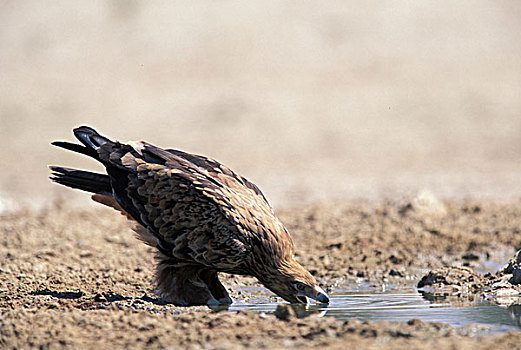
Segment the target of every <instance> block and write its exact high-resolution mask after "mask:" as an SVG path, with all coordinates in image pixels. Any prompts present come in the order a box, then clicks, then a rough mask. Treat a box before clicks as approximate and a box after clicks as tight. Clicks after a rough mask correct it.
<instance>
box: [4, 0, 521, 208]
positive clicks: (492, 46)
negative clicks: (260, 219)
mask: <svg viewBox="0 0 521 350" xmlns="http://www.w3.org/2000/svg"><path fill="white" fill-rule="evenodd" d="M520 18H521V2H519V1H516V0H512V1H493V2H492V1H477V0H469V1H320V2H311V1H284V2H282V1H265V0H263V1H254V0H251V1H227V0H222V1H132V0H110V1H108V0H107V1H81V2H78V1H74V2H71V1H52V2H46V1H30V0H26V1H14V0H12V1H9V0H3V1H1V2H0V23H1V25H0V72H1V79H0V99H1V102H0V147H1V153H0V162H1V172H0V211H1V210H4V211H5V210H11V209H14V208H17V207H20V206H30V207H36V208H38V207H42V206H46V205H49V203H53V202H54V201H56V200H57V199H59V198H63V199H66V200H67V201H69V202H70V203H74V205H87V203H89V202H90V199H89V197H88V196H86V195H85V194H82V193H76V191H72V190H68V189H64V188H60V186H58V185H55V184H51V183H50V181H49V180H48V179H47V177H48V169H47V167H46V165H47V164H56V165H66V166H72V167H80V168H87V169H91V170H96V171H99V170H101V167H100V166H99V165H96V164H95V162H94V161H92V160H89V159H85V158H84V157H81V156H79V155H76V154H72V153H70V152H67V151H64V150H60V149H57V148H54V147H51V146H50V145H49V143H50V142H51V141H53V140H73V136H72V133H71V129H72V128H73V127H76V126H79V125H83V124H86V125H90V126H93V127H95V128H97V129H98V130H99V131H100V132H101V133H102V134H105V135H107V136H109V137H111V138H115V139H118V140H121V141H127V140H139V139H144V140H147V141H149V142H151V143H154V144H157V145H159V146H164V147H173V148H179V149H182V150H185V151H189V152H195V153H200V154H204V155H208V156H211V157H213V158H216V159H218V160H220V161H221V162H223V163H224V164H226V165H228V166H229V167H231V168H232V169H234V170H236V171H237V172H239V173H241V174H243V175H245V176H246V177H248V178H249V179H250V180H252V181H253V182H255V183H256V184H257V185H259V187H260V188H261V189H263V190H264V192H265V194H266V195H267V197H268V198H269V199H270V200H271V202H272V203H273V204H274V205H275V206H276V207H280V206H299V205H303V204H307V203H310V202H315V201H320V200H352V199H354V198H366V199H379V198H392V197H394V196H401V195H404V194H405V195H407V194H414V193H416V192H418V191H420V190H422V189H428V190H430V191H431V192H432V193H434V194H435V195H437V196H440V197H442V198H446V197H449V198H465V197H491V198H494V199H500V200H501V199H508V198H519V197H520V196H521V20H520Z"/></svg>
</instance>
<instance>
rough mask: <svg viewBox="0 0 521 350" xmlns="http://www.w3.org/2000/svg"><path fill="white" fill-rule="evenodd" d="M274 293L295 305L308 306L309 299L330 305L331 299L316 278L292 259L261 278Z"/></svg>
mask: <svg viewBox="0 0 521 350" xmlns="http://www.w3.org/2000/svg"><path fill="white" fill-rule="evenodd" d="M259 279H260V280H261V282H262V283H263V284H264V285H265V286H266V287H267V288H268V289H270V290H271V291H272V292H274V293H275V294H277V295H278V296H280V297H282V298H284V299H285V300H286V301H289V302H290V303H294V304H308V302H309V300H308V298H309V299H313V300H316V301H317V302H319V303H324V304H328V303H329V297H328V295H327V294H326V292H325V291H324V290H323V289H322V288H320V287H319V285H318V283H317V281H316V280H315V278H314V277H313V276H312V275H311V274H310V273H309V272H308V271H307V270H306V269H304V268H303V267H302V266H301V265H300V264H299V263H298V262H296V261H295V260H293V259H291V260H290V261H286V262H284V263H283V264H281V265H280V266H278V267H277V268H276V269H275V270H274V271H273V270H272V271H270V273H269V274H268V276H263V278H259Z"/></svg>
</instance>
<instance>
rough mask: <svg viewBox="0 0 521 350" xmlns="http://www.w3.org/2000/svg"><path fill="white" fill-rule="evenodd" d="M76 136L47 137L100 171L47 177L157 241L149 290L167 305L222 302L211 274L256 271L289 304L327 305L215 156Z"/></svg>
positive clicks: (289, 244) (251, 191) (260, 201)
mask: <svg viewBox="0 0 521 350" xmlns="http://www.w3.org/2000/svg"><path fill="white" fill-rule="evenodd" d="M74 135H75V136H76V138H77V139H78V140H79V141H80V142H81V143H82V144H75V143H70V142H64V141H56V142H53V143H52V144H53V145H54V146H58V147H61V148H65V149H67V150H70V151H74V152H78V153H81V154H84V155H87V156H90V157H92V158H94V159H96V160H97V161H99V162H101V163H102V164H103V165H104V166H105V169H106V174H99V173H93V172H88V171H83V170H77V169H70V168H63V167H58V166H51V167H50V169H51V170H52V176H51V180H53V181H55V182H57V183H59V184H62V185H65V186H68V187H72V188H76V189H80V190H83V191H87V192H90V193H93V195H92V199H93V200H94V201H96V202H99V203H101V204H104V205H107V206H109V207H112V208H114V209H116V210H118V211H120V212H121V213H122V214H124V215H126V216H127V218H128V219H130V220H131V221H133V222H134V223H135V227H134V230H135V231H136V233H137V236H138V238H139V239H141V240H142V241H143V242H144V243H146V244H148V245H150V246H152V247H154V248H156V249H157V268H156V275H155V291H156V293H157V294H158V296H159V297H160V298H162V299H163V300H165V301H168V302H171V303H173V304H176V305H182V306H189V305H209V306H215V305H221V304H224V305H229V304H231V303H232V300H231V298H230V296H229V295H228V292H227V291H226V289H225V288H224V286H223V285H222V284H221V282H220V281H219V276H218V273H219V272H226V273H231V274H239V275H250V276H254V277H256V278H257V279H258V280H259V281H260V282H261V283H262V284H264V286H266V287H267V288H268V289H270V290H271V291H273V292H274V293H275V294H277V295H279V296H280V297H282V298H283V299H285V300H287V301H289V302H290V303H306V304H307V303H308V298H310V299H314V300H316V301H317V302H320V303H328V302H329V298H328V296H327V294H326V293H325V292H324V290H323V289H322V288H320V287H319V285H318V284H317V282H316V280H315V278H314V277H313V276H312V275H311V274H310V273H309V272H308V271H307V270H306V269H304V268H303V267H302V266H301V265H300V264H299V263H298V262H297V261H296V260H295V248H294V245H293V241H292V239H291V237H290V235H289V233H288V231H287V230H286V228H285V227H284V225H283V224H282V223H281V222H280V221H279V219H278V218H277V217H276V216H275V213H274V211H273V209H272V207H271V206H270V204H269V203H268V201H267V200H266V198H265V197H264V195H263V193H262V192H261V191H260V190H259V188H258V187H257V186H255V185H254V184H253V183H251V182H250V181H248V180H246V179H245V178H244V177H242V176H240V175H238V174H237V173H235V172H234V171H232V170H231V169H229V168H227V167H226V166H224V165H222V164H221V163H219V162H217V161H216V160H214V159H211V158H207V157H204V156H200V155H195V154H190V153H186V152H183V151H179V150H175V149H162V148H159V147H156V146H154V145H151V144H149V143H147V142H144V141H138V142H129V143H128V144H125V143H120V142H118V141H111V140H109V139H108V138H106V137H104V136H101V135H100V134H98V133H97V132H96V131H95V130H94V129H92V128H90V127H87V126H81V127H79V128H76V129H74Z"/></svg>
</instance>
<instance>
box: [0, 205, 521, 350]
mask: <svg viewBox="0 0 521 350" xmlns="http://www.w3.org/2000/svg"><path fill="white" fill-rule="evenodd" d="M278 215H279V217H280V218H281V220H282V221H283V222H284V223H285V224H286V226H287V228H288V229H289V231H290V232H291V234H292V236H293V238H294V241H295V244H296V248H297V259H298V260H299V261H300V262H301V263H302V264H303V265H304V266H306V267H307V268H308V269H309V270H311V272H312V273H313V274H314V275H315V277H316V278H317V279H318V280H319V281H320V282H321V283H322V284H323V285H324V286H327V287H331V288H336V287H339V286H349V285H354V284H356V283H360V282H368V283H369V284H374V285H382V284H393V285H409V286H411V285H415V284H416V283H417V281H418V280H419V279H420V278H421V276H422V275H423V274H425V272H426V271H428V270H431V269H436V268H441V267H444V266H452V265H462V266H468V267H470V268H480V266H482V265H483V263H484V262H486V260H487V259H488V260H489V262H490V261H496V262H500V261H505V262H506V261H507V260H508V259H509V258H510V257H511V256H512V254H513V253H514V251H515V250H516V249H519V248H521V233H520V232H521V231H520V230H521V201H520V200H518V201H512V202H509V203H497V202H493V201H485V200H467V201H450V202H444V203H441V202H439V201H438V202H437V201H430V200H429V198H427V199H425V198H423V199H422V198H420V199H419V200H418V198H415V199H411V200H410V201H408V200H402V201H394V202H385V201H382V202H378V203H374V202H352V201H351V202H344V203H341V202H334V203H333V202H328V203H321V204H317V205H314V206H308V207H305V208H299V209H298V210H292V209H283V210H279V211H278ZM0 228H1V231H0V239H1V244H0V256H1V261H2V265H1V266H0V276H1V278H0V308H1V309H0V310H1V315H0V345H1V346H6V347H22V348H25V347H41V346H43V347H46V346H49V347H51V348H58V347H83V348H95V347H97V346H99V345H100V344H107V343H110V344H112V345H114V346H117V347H124V346H128V347H152V348H160V347H166V348H168V347H176V346H187V347H193V348H199V347H205V348H219V347H244V346H255V347H283V346H306V347H309V346H318V345H320V346H329V347H330V348H341V347H344V346H357V345H360V346H365V347H369V348H371V347H374V348H376V347H378V346H381V344H382V343H385V344H387V346H388V347H390V348H398V347H401V348H403V347H419V346H425V345H426V344H427V345H429V346H444V347H447V346H455V347H458V348H471V347H472V348H488V347H497V346H502V347H507V346H510V347H512V348H514V347H515V346H518V345H517V339H518V337H519V332H510V333H506V334H500V335H495V336H488V337H483V336H481V335H479V334H481V333H480V332H479V327H482V326H467V327H463V328H458V329H455V328H453V327H451V326H448V325H444V324H439V323H426V322H420V321H410V322H405V323H404V322H402V323H389V322H369V323H367V322H359V321H356V320H350V321H348V322H343V321H338V320H335V319H333V318H329V317H325V318H317V317H308V318H305V319H292V318H289V319H288V320H286V321H283V320H279V319H276V318H275V317H274V316H271V315H268V316H265V315H262V314H258V313H251V312H240V313H239V314H230V313H214V312H210V311H209V310H208V309H207V308H204V307H196V308H178V307H175V306H172V305H168V304H164V303H162V302H161V301H160V300H158V299H156V298H155V296H154V295H153V293H152V291H151V288H150V281H151V279H152V277H153V253H152V250H151V249H150V248H148V247H146V246H145V245H143V244H142V243H140V242H139V241H138V240H136V239H135V238H134V237H133V234H132V232H131V230H130V228H129V226H128V224H127V223H126V222H125V219H124V218H122V217H120V216H119V215H118V214H117V213H115V212H112V211H110V210H104V209H99V210H77V209H75V210H70V209H67V207H66V205H65V203H61V204H58V205H55V206H53V207H52V208H48V209H46V210H43V211H41V212H37V213H35V212H31V211H18V212H16V213H11V214H4V215H3V216H2V217H1V220H0ZM223 283H224V284H225V285H226V286H227V287H228V289H229V290H230V294H231V295H232V297H234V298H235V299H238V300H245V298H247V296H246V295H244V293H241V292H240V291H239V290H238V289H239V288H240V287H244V286H252V285H256V282H255V280H254V279H252V278H245V277H235V276H224V278H223ZM246 301H247V300H246Z"/></svg>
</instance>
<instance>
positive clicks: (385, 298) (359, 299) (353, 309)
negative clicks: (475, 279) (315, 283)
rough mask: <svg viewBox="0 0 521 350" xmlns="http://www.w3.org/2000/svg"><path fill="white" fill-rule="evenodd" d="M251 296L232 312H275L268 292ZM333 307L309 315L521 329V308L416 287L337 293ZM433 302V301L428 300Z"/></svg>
mask: <svg viewBox="0 0 521 350" xmlns="http://www.w3.org/2000/svg"><path fill="white" fill-rule="evenodd" d="M243 293H245V294H247V295H249V296H250V299H249V300H248V302H246V303H245V302H236V303H234V304H233V305H232V306H231V307H230V311H237V310H253V311H258V312H266V313H272V312H274V311H275V309H276V308H277V305H278V303H277V302H274V301H270V297H269V295H270V294H269V292H267V291H266V290H264V289H262V288H245V289H243ZM329 296H330V300H331V302H330V304H329V305H327V306H325V305H319V304H312V305H310V306H308V309H307V310H306V311H305V312H306V313H319V314H321V315H328V316H334V317H336V318H338V319H341V320H346V319H358V320H362V321H408V320H410V319H419V320H422V321H432V322H444V323H448V324H451V325H453V326H454V327H461V326H465V325H468V324H471V323H479V324H485V325H489V326H490V333H497V332H503V331H507V330H519V329H520V328H521V322H520V314H521V306H511V307H509V308H506V307H499V306H497V305H493V304H491V303H489V302H487V301H484V300H474V301H464V302H462V301H456V302H454V301H448V300H447V299H442V298H439V297H436V298H432V297H430V296H429V295H428V294H425V295H423V294H422V293H421V292H420V291H417V290H416V289H415V288H412V287H411V288H400V289H394V290H388V291H381V290H379V291H375V290H374V289H373V290H370V289H366V290H356V291H352V290H351V291H348V290H335V291H334V292H332V293H330V294H329ZM429 299H430V300H429Z"/></svg>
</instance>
